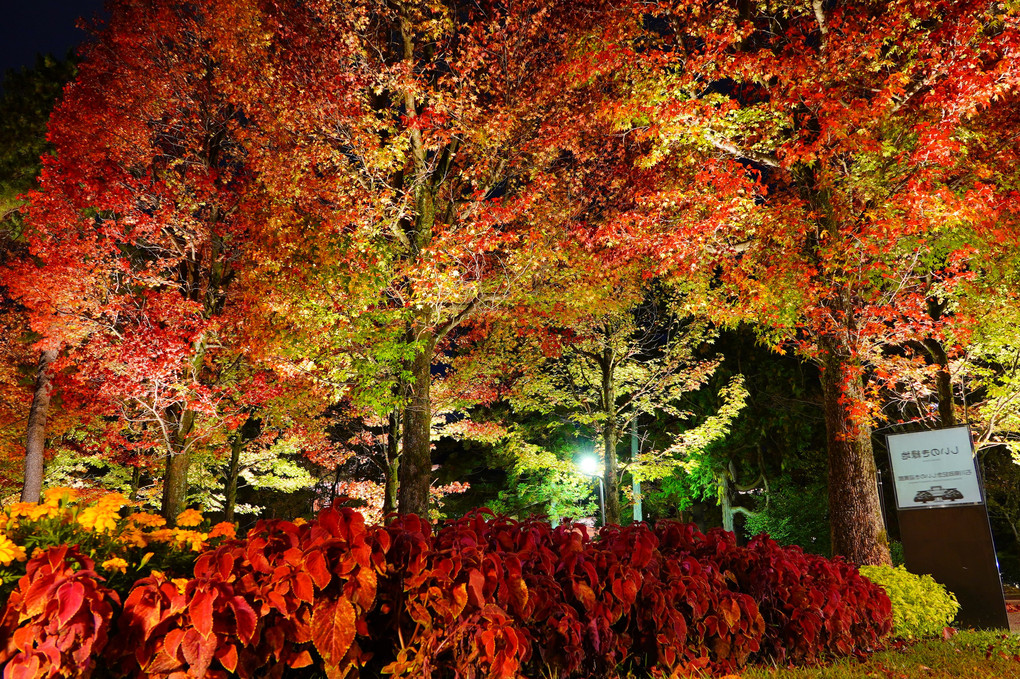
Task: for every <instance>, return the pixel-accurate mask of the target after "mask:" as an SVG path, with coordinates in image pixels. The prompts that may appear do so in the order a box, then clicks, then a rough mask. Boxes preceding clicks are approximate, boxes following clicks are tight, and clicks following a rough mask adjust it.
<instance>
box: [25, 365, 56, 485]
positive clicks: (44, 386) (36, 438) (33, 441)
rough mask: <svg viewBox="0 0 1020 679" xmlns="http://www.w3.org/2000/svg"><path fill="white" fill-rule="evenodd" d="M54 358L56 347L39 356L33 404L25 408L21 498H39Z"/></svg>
mask: <svg viewBox="0 0 1020 679" xmlns="http://www.w3.org/2000/svg"><path fill="white" fill-rule="evenodd" d="M56 359H57V350H56V349H47V350H45V351H43V352H42V354H40V356H39V369H38V372H37V373H36V377H35V394H34V395H33V396H32V408H31V410H29V412H28V431H27V432H26V436H25V483H24V485H23V486H22V487H21V501H22V502H39V501H40V500H41V499H42V482H43V462H44V458H45V453H46V417H47V415H48V414H49V409H50V390H51V385H50V364H51V363H53V361H55V360H56Z"/></svg>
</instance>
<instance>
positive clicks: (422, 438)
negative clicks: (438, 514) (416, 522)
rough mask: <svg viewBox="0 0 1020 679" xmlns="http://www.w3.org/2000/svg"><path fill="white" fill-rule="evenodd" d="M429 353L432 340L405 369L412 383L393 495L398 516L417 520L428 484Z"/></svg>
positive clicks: (425, 503) (424, 509)
mask: <svg viewBox="0 0 1020 679" xmlns="http://www.w3.org/2000/svg"><path fill="white" fill-rule="evenodd" d="M432 351H433V340H432V338H431V337H429V338H428V339H427V340H425V342H424V346H422V347H420V348H419V349H418V353H417V354H415V357H414V359H413V360H412V361H411V364H410V366H409V368H410V372H411V376H412V378H413V381H412V382H411V383H410V384H408V385H407V393H408V398H407V402H406V405H405V406H404V431H403V440H402V443H403V450H402V452H401V455H400V473H399V489H398V491H397V508H398V510H399V511H400V513H401V514H417V515H418V516H421V517H426V516H428V509H429V486H430V485H431V481H432V440H431V432H432V403H431V394H430V388H431V386H432V373H431V370H432Z"/></svg>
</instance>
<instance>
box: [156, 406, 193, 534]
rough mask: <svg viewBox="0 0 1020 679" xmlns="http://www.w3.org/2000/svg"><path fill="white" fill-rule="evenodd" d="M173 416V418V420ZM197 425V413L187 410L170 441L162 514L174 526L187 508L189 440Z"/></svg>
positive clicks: (189, 458) (164, 480)
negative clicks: (178, 516) (179, 515)
mask: <svg viewBox="0 0 1020 679" xmlns="http://www.w3.org/2000/svg"><path fill="white" fill-rule="evenodd" d="M172 419H173V418H171V420H172ZM194 425H195V413H194V412H193V411H191V410H186V411H184V413H183V414H182V415H181V419H180V424H179V425H178V427H177V431H176V432H175V435H174V437H173V440H172V441H171V442H170V450H169V451H168V454H167V458H166V473H165V474H164V476H163V503H162V506H161V507H160V514H162V515H163V518H164V519H166V522H167V524H168V525H170V526H173V525H174V524H175V522H176V521H177V515H178V514H180V513H181V512H183V511H184V510H185V509H187V501H188V468H189V467H190V466H191V450H190V446H189V445H188V444H189V443H190V441H189V440H188V437H189V435H190V434H191V430H192V428H193V427H194Z"/></svg>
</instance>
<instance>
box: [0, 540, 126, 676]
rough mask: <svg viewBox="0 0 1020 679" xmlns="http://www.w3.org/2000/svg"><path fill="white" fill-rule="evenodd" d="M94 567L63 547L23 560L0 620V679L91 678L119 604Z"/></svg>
mask: <svg viewBox="0 0 1020 679" xmlns="http://www.w3.org/2000/svg"><path fill="white" fill-rule="evenodd" d="M94 565H95V564H94V563H93V562H92V560H91V559H89V558H88V557H87V556H84V555H82V554H81V553H79V552H78V550H77V548H75V547H67V546H63V545H62V546H59V547H51V548H49V549H47V550H45V551H44V552H41V553H39V554H37V555H36V556H35V557H33V558H32V559H31V560H30V561H29V562H28V565H27V570H26V573H25V575H23V576H22V577H21V578H20V579H19V580H18V585H17V587H16V588H15V590H14V591H13V592H12V593H11V596H10V597H9V599H8V600H7V606H6V608H5V609H4V613H3V618H2V619H0V640H3V646H0V665H4V664H5V663H6V665H5V667H4V679H40V678H42V677H47V678H50V677H84V678H87V677H89V676H91V674H92V672H93V670H95V668H96V657H97V656H98V655H99V653H100V652H101V651H102V650H103V648H104V646H105V645H106V642H107V639H108V636H109V632H110V626H111V623H112V621H113V617H114V611H115V607H119V605H120V599H119V598H118V596H117V593H116V592H114V591H113V590H111V589H109V588H108V587H105V586H103V584H102V583H103V581H104V580H103V578H102V577H100V576H99V575H97V574H96V571H95V569H94Z"/></svg>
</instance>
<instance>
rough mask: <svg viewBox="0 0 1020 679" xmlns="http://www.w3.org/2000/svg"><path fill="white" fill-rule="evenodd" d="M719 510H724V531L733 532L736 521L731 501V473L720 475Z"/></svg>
mask: <svg viewBox="0 0 1020 679" xmlns="http://www.w3.org/2000/svg"><path fill="white" fill-rule="evenodd" d="M718 492H719V509H721V510H722V527H723V530H728V531H729V532H731V533H732V532H733V527H734V521H733V502H732V501H731V500H730V475H729V472H727V471H725V470H723V473H722V474H720V475H719V485H718Z"/></svg>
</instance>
